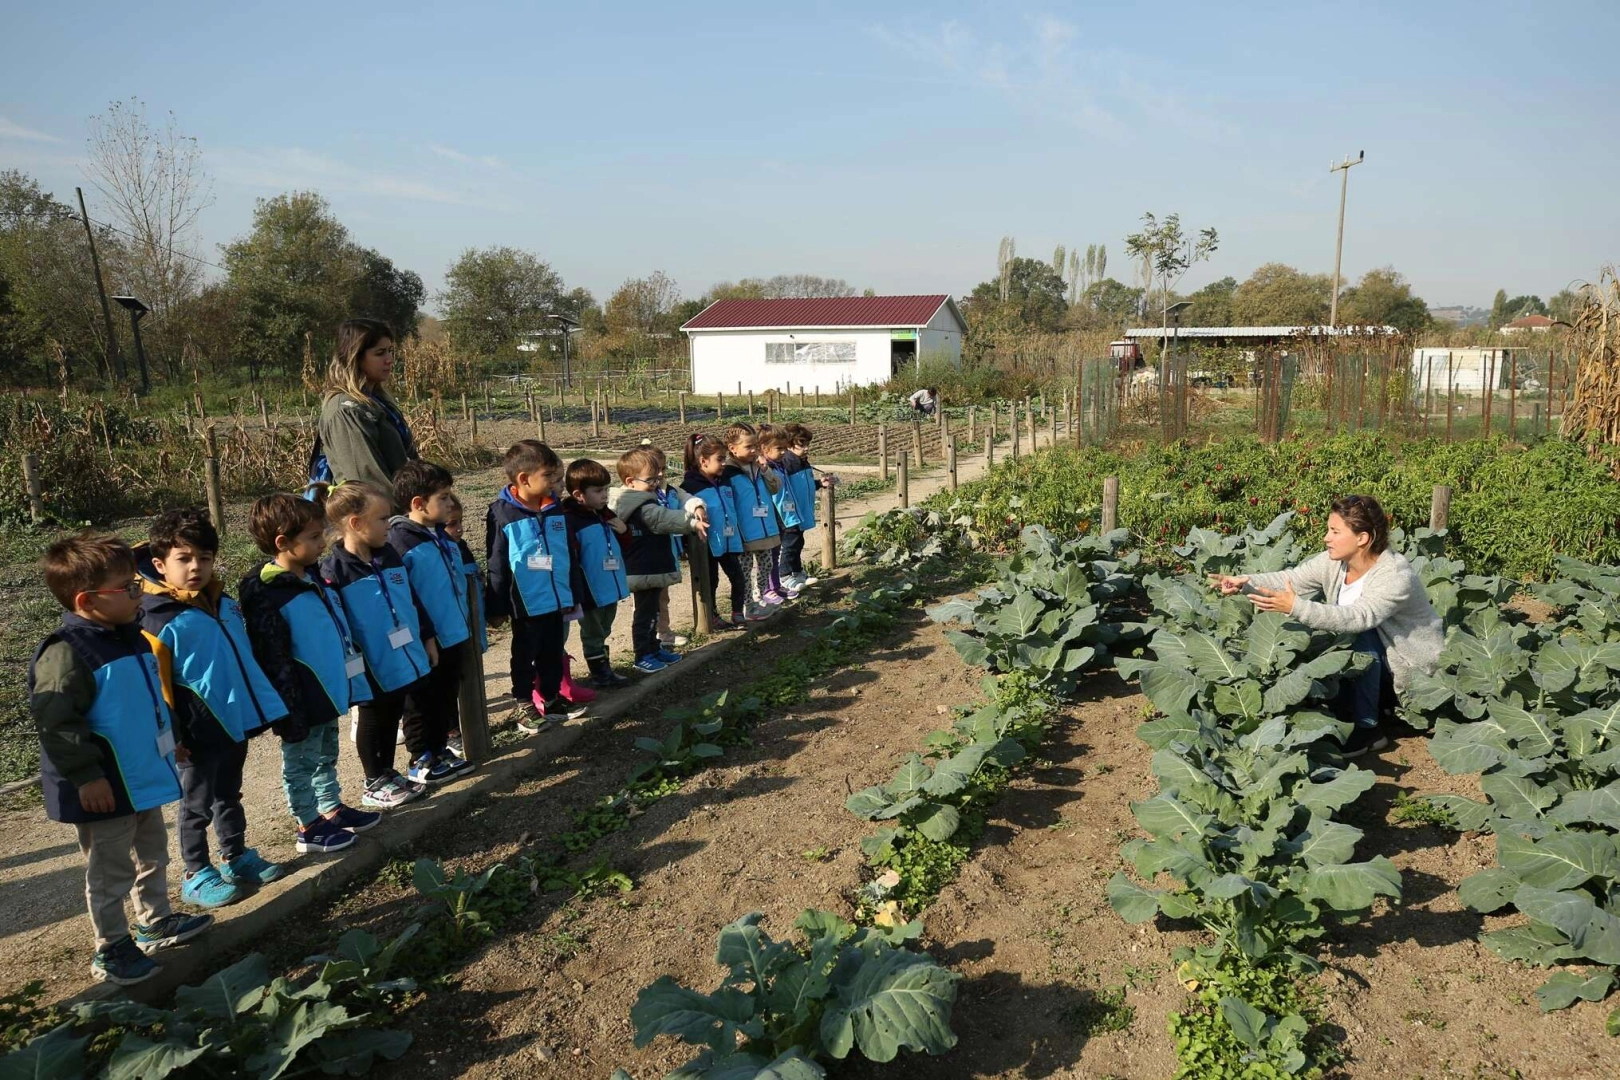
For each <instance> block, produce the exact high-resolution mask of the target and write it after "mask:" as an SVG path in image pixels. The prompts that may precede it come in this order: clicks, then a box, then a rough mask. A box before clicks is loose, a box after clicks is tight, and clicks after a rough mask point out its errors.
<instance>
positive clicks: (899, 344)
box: [889, 337, 917, 376]
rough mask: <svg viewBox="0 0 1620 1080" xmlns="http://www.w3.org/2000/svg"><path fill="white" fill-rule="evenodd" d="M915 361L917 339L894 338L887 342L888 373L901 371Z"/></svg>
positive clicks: (896, 373) (892, 373) (893, 373)
mask: <svg viewBox="0 0 1620 1080" xmlns="http://www.w3.org/2000/svg"><path fill="white" fill-rule="evenodd" d="M916 363H917V339H916V338H915V337H913V338H911V339H910V340H909V341H907V340H903V339H900V338H895V339H893V340H891V341H890V342H889V374H890V375H891V376H893V375H898V374H900V372H901V371H903V370H905V369H906V368H908V367H911V366H913V365H915V364H916Z"/></svg>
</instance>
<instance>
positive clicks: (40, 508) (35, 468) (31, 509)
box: [23, 454, 45, 525]
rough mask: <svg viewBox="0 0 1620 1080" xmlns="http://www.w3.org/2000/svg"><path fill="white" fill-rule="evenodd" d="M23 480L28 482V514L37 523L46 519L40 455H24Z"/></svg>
mask: <svg viewBox="0 0 1620 1080" xmlns="http://www.w3.org/2000/svg"><path fill="white" fill-rule="evenodd" d="M23 480H24V481H26V482H27V484H28V516H29V517H31V518H32V519H33V521H34V524H35V525H38V524H39V523H40V522H41V521H44V520H45V496H44V495H43V494H42V492H41V489H40V482H39V455H38V454H24V455H23Z"/></svg>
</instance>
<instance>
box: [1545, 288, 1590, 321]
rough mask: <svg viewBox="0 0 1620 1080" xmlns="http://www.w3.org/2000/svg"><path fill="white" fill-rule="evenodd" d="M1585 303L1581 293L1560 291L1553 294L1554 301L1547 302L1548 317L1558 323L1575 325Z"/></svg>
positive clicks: (1567, 290)
mask: <svg viewBox="0 0 1620 1080" xmlns="http://www.w3.org/2000/svg"><path fill="white" fill-rule="evenodd" d="M1583 291H1584V290H1583ZM1583 303H1585V300H1584V299H1583V297H1582V296H1581V294H1580V293H1577V292H1572V291H1571V290H1569V289H1559V290H1558V291H1557V292H1556V293H1554V294H1553V296H1552V299H1550V300H1548V301H1547V316H1548V317H1549V318H1551V319H1553V320H1555V321H1557V322H1562V323H1570V324H1571V325H1573V324H1574V322H1575V316H1576V315H1578V314H1579V313H1580V310H1581V305H1582V304H1583Z"/></svg>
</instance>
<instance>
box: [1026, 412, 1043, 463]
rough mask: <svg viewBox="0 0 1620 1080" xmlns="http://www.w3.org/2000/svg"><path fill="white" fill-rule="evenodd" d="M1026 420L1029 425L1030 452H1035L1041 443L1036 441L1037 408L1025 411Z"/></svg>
mask: <svg viewBox="0 0 1620 1080" xmlns="http://www.w3.org/2000/svg"><path fill="white" fill-rule="evenodd" d="M1024 422H1025V423H1027V424H1028V425H1029V452H1030V453H1032V454H1033V453H1034V452H1035V450H1036V448H1037V447H1038V446H1039V445H1040V444H1039V443H1037V442H1036V441H1035V410H1034V409H1028V410H1026V411H1025V413H1024Z"/></svg>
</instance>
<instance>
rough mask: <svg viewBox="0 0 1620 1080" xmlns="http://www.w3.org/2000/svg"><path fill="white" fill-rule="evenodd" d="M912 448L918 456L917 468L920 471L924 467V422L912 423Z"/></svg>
mask: <svg viewBox="0 0 1620 1080" xmlns="http://www.w3.org/2000/svg"><path fill="white" fill-rule="evenodd" d="M911 448H912V450H914V451H915V452H916V454H917V468H919V469H920V468H922V467H923V451H922V421H920V420H913V421H912V422H911Z"/></svg>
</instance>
